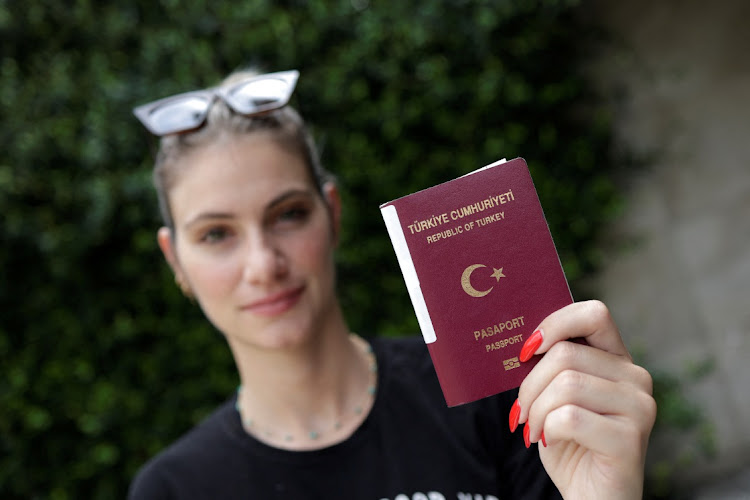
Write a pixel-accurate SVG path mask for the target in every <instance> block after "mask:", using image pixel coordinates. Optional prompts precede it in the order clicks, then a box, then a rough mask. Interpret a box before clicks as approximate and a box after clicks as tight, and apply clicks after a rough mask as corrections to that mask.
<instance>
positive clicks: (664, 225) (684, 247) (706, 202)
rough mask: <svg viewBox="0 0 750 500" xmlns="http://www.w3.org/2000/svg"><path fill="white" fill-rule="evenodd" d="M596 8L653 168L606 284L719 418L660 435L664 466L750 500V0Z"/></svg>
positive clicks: (655, 449)
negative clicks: (698, 443) (730, 481)
mask: <svg viewBox="0 0 750 500" xmlns="http://www.w3.org/2000/svg"><path fill="white" fill-rule="evenodd" d="M586 7H587V10H588V12H587V14H588V15H591V16H593V17H594V18H596V19H598V20H601V21H602V22H603V23H604V24H605V25H606V26H607V27H608V28H609V29H610V30H611V33H610V35H611V36H612V41H613V43H612V44H611V45H608V48H607V49H606V50H605V51H603V52H602V53H601V54H600V57H599V60H598V64H597V65H596V68H595V70H594V73H595V75H596V80H597V81H598V82H599V84H600V86H601V88H602V89H603V90H604V91H605V94H606V95H608V96H609V98H610V102H611V105H612V110H613V113H614V115H613V116H614V117H615V119H614V125H615V130H616V136H617V141H618V142H619V143H620V145H621V146H622V148H623V149H628V150H630V151H631V153H632V154H635V155H636V156H638V157H639V158H640V159H641V160H643V161H644V164H645V165H644V167H643V168H642V170H641V171H640V172H639V173H637V174H636V175H630V176H629V177H628V178H627V179H626V180H625V182H624V183H623V186H624V187H625V189H626V203H625V208H624V211H623V214H622V216H621V217H620V218H619V219H617V220H616V222H615V223H614V224H613V225H612V227H611V228H610V230H609V231H608V235H607V237H606V238H605V239H604V247H605V248H606V249H607V252H605V255H606V256H607V259H606V263H605V265H604V267H603V271H602V273H601V274H600V275H599V276H598V277H597V279H596V283H597V288H598V289H599V290H600V292H601V295H602V298H603V299H604V300H605V301H606V302H608V304H609V306H610V307H611V308H612V310H613V313H614V315H615V317H616V319H617V320H618V322H619V324H620V326H621V328H622V330H623V333H624V335H625V337H626V339H627V341H628V343H629V344H630V345H631V347H633V348H635V349H637V350H640V351H642V352H643V353H644V355H645V358H646V359H647V360H648V363H649V366H650V367H652V368H653V369H655V370H659V371H666V372H669V373H671V374H672V375H674V376H676V377H678V378H679V379H680V380H681V381H682V383H683V384H684V386H683V387H682V392H683V394H684V395H685V396H686V398H687V400H688V401H686V402H683V404H685V405H688V406H691V405H695V407H697V408H698V409H700V412H701V413H702V415H703V418H704V419H705V421H704V422H703V424H702V425H699V426H697V427H696V429H695V430H694V431H691V432H686V433H685V434H681V435H674V433H673V434H667V435H661V436H658V437H657V438H656V439H655V440H654V443H653V446H652V450H651V457H650V459H651V462H652V463H656V462H659V461H664V462H665V463H669V464H671V465H672V470H671V472H674V474H675V475H676V477H679V478H680V482H682V483H683V484H685V485H688V486H690V487H691V488H693V491H698V492H699V493H696V495H698V497H700V498H750V474H748V475H743V470H746V469H747V468H749V467H750V432H749V431H748V423H749V422H750V362H748V360H749V359H750V28H748V22H750V2H747V1H744V0H722V1H718V2H703V1H698V0H667V1H662V2H649V1H643V0H635V1H630V2H616V1H611V0H606V1H591V2H587V6H586ZM667 410H668V409H667V408H664V411H667ZM695 439H698V440H700V439H702V440H703V442H704V444H706V445H708V446H707V447H706V448H707V449H713V453H708V454H705V453H700V452H699V450H697V449H696V448H695V445H694V443H695ZM691 447H692V448H691ZM665 467H666V465H665ZM733 476H734V480H735V481H738V482H736V483H735V484H734V486H732V487H729V486H727V487H726V488H723V487H719V486H716V487H714V486H710V487H709V486H701V485H704V484H705V482H706V481H714V480H715V481H720V482H721V480H722V479H726V478H732V477H733ZM702 488H706V489H705V491H704V490H703V489H702ZM722 488H723V489H722ZM730 490H731V491H733V492H734V493H729V492H730ZM722 492H723V493H722ZM740 492H742V493H741V494H740ZM722 494H736V495H740V496H728V497H723V496H721V495H722Z"/></svg>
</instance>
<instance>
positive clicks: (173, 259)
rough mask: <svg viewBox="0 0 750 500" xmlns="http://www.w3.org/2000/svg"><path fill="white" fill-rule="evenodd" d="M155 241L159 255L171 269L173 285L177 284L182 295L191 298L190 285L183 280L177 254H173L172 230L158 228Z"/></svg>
mask: <svg viewBox="0 0 750 500" xmlns="http://www.w3.org/2000/svg"><path fill="white" fill-rule="evenodd" d="M156 241H157V242H158V243H159V248H161V253H162V254H164V258H165V259H166V261H167V263H168V264H169V267H171V268H172V272H173V273H174V281H175V283H177V286H179V287H180V290H182V293H184V294H185V295H186V296H187V297H192V291H191V290H190V285H189V284H188V282H187V279H186V278H185V274H184V273H183V272H182V268H181V267H180V262H179V261H178V260H177V253H176V252H175V248H174V237H173V236H172V230H171V229H169V228H168V227H162V228H159V231H158V232H157V233H156Z"/></svg>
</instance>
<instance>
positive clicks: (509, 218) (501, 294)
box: [380, 158, 573, 406]
mask: <svg viewBox="0 0 750 500" xmlns="http://www.w3.org/2000/svg"><path fill="white" fill-rule="evenodd" d="M380 210H381V214H382V215H383V219H384V220H385V224H386V227H387V229H388V235H389V236H390V238H391V243H392V244H393V247H394V250H395V252H396V257H397V258H398V262H399V266H400V267H401V272H402V273H403V275H404V280H405V282H406V286H407V289H408V291H409V296H410V298H411V301H412V304H413V306H414V310H415V313H416V315H417V320H418V322H419V327H420V329H421V331H422V335H423V336H424V340H425V342H426V343H427V347H428V349H429V352H430V356H431V357H432V362H433V364H434V366H435V371H436V373H437V376H438V379H439V381H440V386H441V388H442V390H443V395H444V396H445V401H446V403H447V404H448V406H457V405H460V404H464V403H468V402H471V401H475V400H478V399H481V398H484V397H486V396H491V395H493V394H497V393H499V392H503V391H506V390H509V389H514V388H516V387H518V386H519V385H521V382H522V381H523V379H524V377H525V376H526V375H527V374H528V373H529V371H531V369H532V368H533V367H534V365H535V364H536V363H537V362H538V361H539V359H540V358H541V357H540V356H534V357H533V358H532V359H531V360H529V361H527V362H525V363H521V362H520V361H519V358H518V356H519V354H520V352H521V347H522V346H523V343H524V341H525V340H526V339H527V338H528V337H529V336H531V334H532V333H533V332H534V329H535V328H536V327H537V326H538V325H539V323H541V321H542V320H543V319H544V318H545V317H546V316H547V315H549V314H550V313H552V312H554V311H556V310H557V309H560V308H561V307H564V306H566V305H568V304H570V303H572V302H573V298H572V296H571V293H570V289H569V287H568V282H567V280H566V278H565V274H564V272H563V269H562V266H561V264H560V258H559V257H558V255H557V250H556V249H555V244H554V242H553V241H552V235H551V234H550V232H549V227H548V226H547V221H546V219H545V217H544V213H543V211H542V206H541V204H540V203H539V197H538V196H537V193H536V189H534V183H533V181H532V179H531V174H530V173H529V169H528V166H527V165H526V161H525V160H524V159H523V158H516V159H514V160H510V161H505V160H500V161H498V162H495V163H493V164H491V165H488V166H486V167H483V168H480V169H478V170H475V171H474V172H471V173H469V174H467V175H464V176H462V177H459V178H457V179H453V180H451V181H448V182H445V183H443V184H438V185H436V186H433V187H430V188H427V189H424V190H422V191H418V192H416V193H412V194H409V195H407V196H404V197H402V198H399V199H397V200H394V201H391V202H388V203H384V204H383V205H381V206H380Z"/></svg>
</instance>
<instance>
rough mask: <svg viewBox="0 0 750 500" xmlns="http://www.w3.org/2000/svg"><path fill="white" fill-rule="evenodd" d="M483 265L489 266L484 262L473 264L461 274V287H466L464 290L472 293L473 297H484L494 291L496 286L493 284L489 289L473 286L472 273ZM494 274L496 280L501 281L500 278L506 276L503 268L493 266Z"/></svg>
mask: <svg viewBox="0 0 750 500" xmlns="http://www.w3.org/2000/svg"><path fill="white" fill-rule="evenodd" d="M481 267H487V266H485V265H484V264H472V265H470V266H469V267H467V268H466V269H464V272H463V274H462V275H461V287H462V288H463V289H464V292H466V293H467V294H469V295H471V296H472V297H484V296H485V295H487V294H488V293H490V292H491V291H492V289H493V288H495V287H494V286H491V287H490V288H489V289H488V290H481V291H480V290H477V289H476V288H474V287H473V286H471V273H473V272H474V270H475V269H479V268H481ZM492 271H493V272H492V274H491V275H490V276H492V277H493V278H495V280H496V281H500V278H506V276H505V275H504V274H503V268H502V267H501V268H500V269H497V268H495V267H493V268H492Z"/></svg>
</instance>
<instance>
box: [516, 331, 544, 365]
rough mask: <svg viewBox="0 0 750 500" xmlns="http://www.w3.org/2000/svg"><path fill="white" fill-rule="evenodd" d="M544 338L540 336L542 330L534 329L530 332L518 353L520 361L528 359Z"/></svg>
mask: <svg viewBox="0 0 750 500" xmlns="http://www.w3.org/2000/svg"><path fill="white" fill-rule="evenodd" d="M543 341H544V339H543V338H542V331H541V330H536V331H535V332H534V333H532V334H531V337H529V338H528V340H527V341H526V342H525V343H524V344H523V347H522V348H521V354H519V355H518V357H519V359H520V360H521V361H528V360H530V359H531V357H532V356H533V355H534V353H535V352H536V350H537V349H539V346H540V345H542V342H543Z"/></svg>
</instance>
